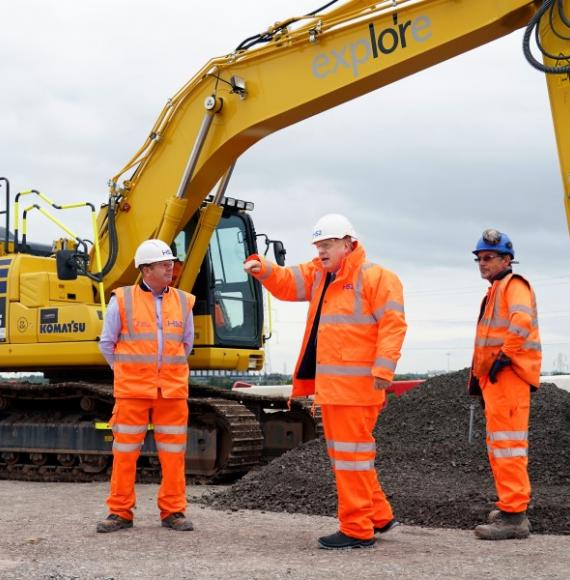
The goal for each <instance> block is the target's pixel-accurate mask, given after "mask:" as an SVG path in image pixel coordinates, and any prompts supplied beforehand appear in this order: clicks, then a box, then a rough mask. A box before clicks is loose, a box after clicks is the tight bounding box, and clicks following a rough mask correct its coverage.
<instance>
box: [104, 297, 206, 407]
mask: <svg viewBox="0 0 570 580" xmlns="http://www.w3.org/2000/svg"><path fill="white" fill-rule="evenodd" d="M114 294H115V297H116V299H117V304H118V307H119V314H120V316H121V334H120V336H119V341H118V342H117V345H116V347H115V353H114V361H113V371H114V374H115V381H114V383H115V391H114V394H115V397H116V398H121V397H124V398H142V399H156V398H157V396H158V388H160V389H161V391H162V396H163V397H164V398H165V399H169V398H170V399H185V398H186V397H188V374H189V370H188V359H187V358H186V354H185V351H184V343H183V342H182V339H183V335H184V327H185V325H186V324H188V316H189V314H190V312H191V311H192V306H194V301H195V297H194V296H193V295H192V294H189V293H187V292H183V291H182V290H178V289H176V288H172V287H170V288H168V290H167V291H166V292H165V293H164V294H163V295H162V325H163V329H162V359H161V364H160V367H159V366H158V354H159V353H158V328H157V320H156V308H155V303H154V298H153V295H152V292H145V291H144V290H143V289H142V288H141V287H140V286H125V287H123V288H117V290H115V291H114Z"/></svg>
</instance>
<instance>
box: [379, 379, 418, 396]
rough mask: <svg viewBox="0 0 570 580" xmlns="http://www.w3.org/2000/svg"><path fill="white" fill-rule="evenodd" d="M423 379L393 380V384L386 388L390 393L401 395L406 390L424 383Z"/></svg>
mask: <svg viewBox="0 0 570 580" xmlns="http://www.w3.org/2000/svg"><path fill="white" fill-rule="evenodd" d="M423 382H424V380H423V379H415V380H413V381H392V384H391V385H390V386H389V387H388V388H387V389H386V390H387V391H388V392H389V393H394V395H396V397H399V396H400V395H402V394H403V393H405V392H406V391H409V390H410V389H413V388H414V387H417V386H418V385H420V384H421V383H423Z"/></svg>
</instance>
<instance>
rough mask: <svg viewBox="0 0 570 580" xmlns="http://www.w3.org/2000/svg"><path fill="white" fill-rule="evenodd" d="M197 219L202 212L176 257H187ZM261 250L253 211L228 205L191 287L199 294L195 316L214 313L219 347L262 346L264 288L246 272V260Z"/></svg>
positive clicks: (182, 236) (181, 237) (177, 243)
mask: <svg viewBox="0 0 570 580" xmlns="http://www.w3.org/2000/svg"><path fill="white" fill-rule="evenodd" d="M197 221H198V216H195V218H193V219H192V220H190V223H189V224H188V226H187V227H186V228H185V229H184V230H183V231H182V232H180V234H179V235H178V237H177V238H176V240H175V242H174V243H175V246H176V255H177V256H178V257H180V258H181V259H182V260H184V258H185V257H186V249H187V247H188V244H189V242H190V240H191V239H192V235H193V233H194V229H195V227H196V224H197ZM256 252H257V244H256V238H255V231H254V229H253V223H252V221H251V218H250V217H249V215H248V214H247V213H245V212H238V211H236V210H234V209H232V208H226V209H224V213H223V215H222V219H221V221H220V223H219V225H218V227H217V229H216V231H215V232H214V234H213V236H212V239H211V241H210V246H209V249H208V253H207V255H206V257H205V259H204V262H203V264H202V267H201V268H200V272H199V273H198V277H197V278H196V282H195V283H194V287H193V289H192V293H193V294H194V295H195V296H196V304H195V306H194V314H195V315H197V316H200V315H209V316H211V317H212V324H213V327H214V335H215V345H216V346H228V347H236V348H237V347H241V348H259V347H260V346H261V341H262V327H263V312H262V301H261V287H260V285H259V283H258V282H257V281H256V280H254V279H253V278H251V277H248V276H247V275H246V274H245V272H244V271H243V262H244V260H245V258H246V257H247V256H249V255H250V254H253V253H256Z"/></svg>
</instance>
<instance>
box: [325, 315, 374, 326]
mask: <svg viewBox="0 0 570 580" xmlns="http://www.w3.org/2000/svg"><path fill="white" fill-rule="evenodd" d="M319 324H376V319H375V318H374V316H373V315H372V314H324V315H323V316H321V318H320V320H319Z"/></svg>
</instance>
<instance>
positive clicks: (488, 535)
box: [475, 511, 530, 540]
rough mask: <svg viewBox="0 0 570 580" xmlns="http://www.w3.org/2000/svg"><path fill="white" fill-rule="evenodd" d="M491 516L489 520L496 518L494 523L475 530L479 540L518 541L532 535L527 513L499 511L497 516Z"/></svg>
mask: <svg viewBox="0 0 570 580" xmlns="http://www.w3.org/2000/svg"><path fill="white" fill-rule="evenodd" d="M491 514H493V512H491ZM491 514H489V518H491V517H493V518H494V519H493V521H492V522H490V523H488V524H484V525H482V526H477V527H476V528H475V535H476V536H477V537H478V538H479V539H481V540H516V539H523V538H528V536H529V535H530V522H529V521H528V518H527V517H526V512H519V513H510V512H503V511H499V513H498V514H497V515H495V514H493V515H491Z"/></svg>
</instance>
